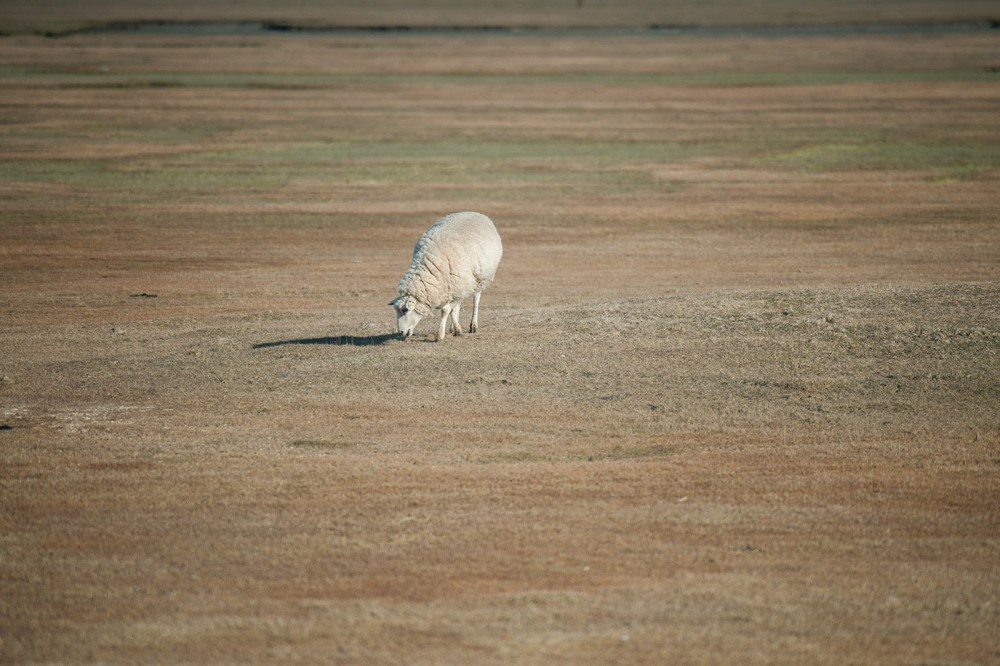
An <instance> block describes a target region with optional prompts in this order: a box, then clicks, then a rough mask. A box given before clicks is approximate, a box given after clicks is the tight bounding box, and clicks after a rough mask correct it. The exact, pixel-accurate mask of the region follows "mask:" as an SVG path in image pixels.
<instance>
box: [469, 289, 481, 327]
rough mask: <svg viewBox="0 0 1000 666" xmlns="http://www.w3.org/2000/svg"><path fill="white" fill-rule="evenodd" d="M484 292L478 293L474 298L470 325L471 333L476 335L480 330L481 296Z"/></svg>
mask: <svg viewBox="0 0 1000 666" xmlns="http://www.w3.org/2000/svg"><path fill="white" fill-rule="evenodd" d="M481 294H482V292H479V291H477V292H476V293H475V294H474V295H473V296H472V323H471V324H469V333H475V332H476V331H478V330H479V296H480V295H481Z"/></svg>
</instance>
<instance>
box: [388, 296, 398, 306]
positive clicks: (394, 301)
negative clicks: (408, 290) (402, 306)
mask: <svg viewBox="0 0 1000 666" xmlns="http://www.w3.org/2000/svg"><path fill="white" fill-rule="evenodd" d="M389 306H390V307H396V299H395V298H394V299H392V300H391V301H389Z"/></svg>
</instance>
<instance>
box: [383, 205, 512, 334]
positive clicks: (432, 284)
mask: <svg viewBox="0 0 1000 666" xmlns="http://www.w3.org/2000/svg"><path fill="white" fill-rule="evenodd" d="M502 256H503V244H502V243H501V242H500V234H498V233H497V228H496V227H495V226H493V222H492V221H491V220H490V218H488V217H486V216H485V215H482V214H480V213H471V212H465V213H452V214H451V215H446V216H445V217H442V218H441V219H440V220H438V221H437V222H435V223H434V224H433V225H432V226H431V228H430V229H428V230H427V231H425V232H424V235H423V236H421V237H420V239H419V240H418V241H417V244H416V246H415V247H414V248H413V261H411V262H410V267H409V268H408V269H407V270H406V272H405V273H403V277H402V278H401V279H400V281H399V286H398V287H397V290H398V291H399V296H397V297H396V298H395V299H393V300H392V301H390V302H389V305H391V306H392V307H394V308H395V309H396V326H397V328H398V329H399V332H400V333H401V334H402V335H403V337H404V338H405V337H409V336H410V335H412V334H413V329H414V328H416V326H417V323H418V322H419V321H420V319H421V318H422V317H424V316H426V315H429V314H430V313H431V312H433V311H434V310H440V311H441V323H440V325H439V326H438V332H437V337H436V338H435V339H436V340H437V341H438V342H440V341H442V340H444V336H445V332H446V329H447V324H448V318H449V317H451V329H452V332H454V334H455V335H461V334H462V326H461V325H460V324H459V323H458V313H459V310H461V307H462V301H463V300H465V299H466V297H468V296H469V295H470V294H471V295H472V296H473V300H472V324H471V325H470V326H469V332H470V333H475V332H476V331H477V330H478V329H479V296H480V294H482V292H483V289H486V287H488V286H489V285H490V283H491V282H493V276H494V275H495V274H496V272H497V266H499V265H500V257H502Z"/></svg>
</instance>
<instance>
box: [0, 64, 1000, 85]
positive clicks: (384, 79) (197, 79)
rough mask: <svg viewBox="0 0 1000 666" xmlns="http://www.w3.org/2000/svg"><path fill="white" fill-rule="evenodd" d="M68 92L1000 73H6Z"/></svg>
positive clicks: (988, 74) (932, 77) (933, 78)
mask: <svg viewBox="0 0 1000 666" xmlns="http://www.w3.org/2000/svg"><path fill="white" fill-rule="evenodd" d="M3 79H6V80H7V82H8V83H16V82H19V83H29V84H30V83H34V84H38V85H47V86H55V87H62V88H109V89H113V88H251V89H263V90H268V89H270V90H295V89H302V90H308V89H318V88H331V87H344V86H349V85H359V84H373V85H378V86H385V85H396V86H408V85H419V86H426V85H462V86H470V85H489V86H512V85H515V86H516V85H537V86H549V85H555V84H571V85H587V86H612V87H636V86H649V85H655V86H677V87H723V88H724V87H758V86H802V85H821V86H822V85H841V84H848V83H898V82H914V81H917V82H919V81H927V82H943V81H964V82H968V81H997V80H1000V72H998V71H997V70H996V68H993V67H978V68H963V69H942V70H919V71H856V72H843V71H840V72H838V71H833V72H817V71H805V72H803V71H777V72H775V71H772V72H738V71H723V72H719V71H711V72H552V73H544V72H543V73H518V74H508V73H492V72H474V73H468V72H431V73H419V72H418V73H406V74H401V73H395V72H389V73H357V72H347V73H343V72H177V71H174V72H166V71H165V72H114V71H103V70H80V69H75V68H69V67H66V68H56V67H51V66H31V65H8V66H2V67H0V80H3Z"/></svg>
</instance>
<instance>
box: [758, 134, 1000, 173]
mask: <svg viewBox="0 0 1000 666" xmlns="http://www.w3.org/2000/svg"><path fill="white" fill-rule="evenodd" d="M762 161H763V162H764V163H766V164H778V165H783V166H788V167H792V168H795V169H800V170H803V171H808V172H823V171H855V170H883V171H888V170H911V171H925V170H937V171H945V172H947V173H948V174H949V175H952V176H953V177H955V178H962V179H965V178H971V177H975V176H977V175H979V174H981V173H983V172H986V171H991V170H994V169H1000V150H998V146H997V145H996V144H995V143H993V142H978V143H970V142H959V141H926V142H917V141H905V140H904V141H879V140H869V141H864V142H833V143H816V144H811V145H805V146H800V147H797V148H795V149H793V150H789V151H785V152H781V153H778V154H774V155H771V156H768V157H766V158H764V159H763V160H762Z"/></svg>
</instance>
